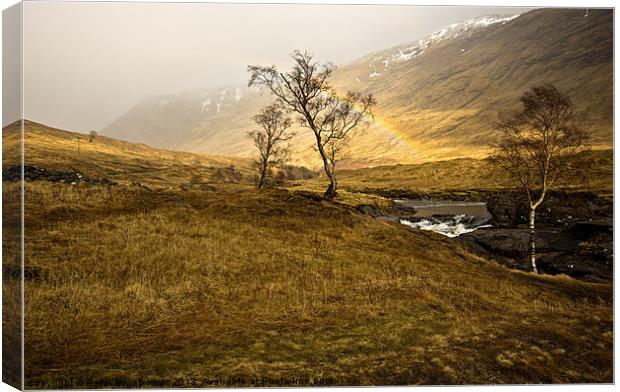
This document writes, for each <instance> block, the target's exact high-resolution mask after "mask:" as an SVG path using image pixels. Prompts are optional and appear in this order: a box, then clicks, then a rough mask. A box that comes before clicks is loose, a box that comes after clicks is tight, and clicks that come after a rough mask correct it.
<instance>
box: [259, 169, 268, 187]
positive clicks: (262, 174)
mask: <svg viewBox="0 0 620 392" xmlns="http://www.w3.org/2000/svg"><path fill="white" fill-rule="evenodd" d="M266 175H267V167H266V166H265V164H263V167H262V168H261V171H260V177H259V178H258V189H261V188H262V187H263V185H264V184H265V176H266Z"/></svg>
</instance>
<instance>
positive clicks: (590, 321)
mask: <svg viewBox="0 0 620 392" xmlns="http://www.w3.org/2000/svg"><path fill="white" fill-rule="evenodd" d="M4 187H5V192H4V194H3V196H4V203H5V208H7V209H10V208H11V206H13V207H16V206H17V205H18V203H19V199H18V197H16V196H15V195H16V193H15V192H11V190H13V191H15V189H16V188H15V187H17V183H12V182H5V183H4ZM25 196H26V205H27V206H28V208H27V209H26V216H25V227H26V229H25V230H26V249H25V252H26V255H25V257H26V292H25V296H26V305H25V306H26V309H25V312H26V320H25V337H26V353H25V354H26V363H25V371H26V387H27V388H53V387H56V388H58V387H64V388H68V387H76V388H77V387H80V388H85V387H112V386H114V387H121V386H136V385H140V386H195V387H198V386H216V385H220V386H222V385H271V386H291V385H317V384H318V385H325V384H328V385H391V384H394V385H402V384H486V383H582V382H606V383H609V382H612V381H613V379H612V374H613V317H612V299H613V293H612V285H611V284H608V283H588V282H582V281H577V280H574V279H572V278H569V277H566V276H545V275H541V276H538V275H534V274H531V273H524V272H519V271H514V270H509V269H507V268H505V267H502V266H500V265H498V264H496V263H494V262H491V261H488V260H486V259H484V258H482V257H480V256H477V255H475V254H472V253H470V252H469V251H468V250H467V249H466V248H465V247H463V246H462V245H460V244H458V243H457V242H454V241H451V240H450V239H447V238H445V237H442V236H440V235H438V234H435V233H430V232H421V231H412V230H410V229H409V228H407V227H405V226H403V225H399V224H396V223H391V222H386V221H381V220H376V219H373V218H371V217H369V216H367V215H364V214H361V213H359V212H357V211H356V210H355V209H354V208H353V207H350V206H347V205H345V204H341V203H335V202H328V201H325V200H321V199H320V198H318V197H316V196H313V195H312V194H311V193H308V192H298V191H295V190H294V189H293V190H286V189H273V190H264V191H257V190H254V189H252V188H250V187H247V186H242V185H224V184H222V185H220V186H217V189H216V190H213V189H211V190H210V191H203V190H187V191H182V190H180V189H178V188H172V187H169V188H167V189H166V188H152V189H147V188H145V187H143V186H130V185H114V186H105V185H92V184H85V183H79V184H77V185H69V184H61V183H50V182H47V181H32V182H27V183H26V194H25ZM5 238H10V237H6V236H5ZM13 245H14V244H13ZM10 246H11V243H10V241H9V242H8V243H7V244H5V250H6V249H9V248H10ZM8 260H10V258H9V259H8ZM6 268H7V266H6V265H5V269H6ZM11 279H12V278H11V277H10V276H6V274H5V276H4V281H5V287H7V286H11V284H14V283H12V281H11Z"/></svg>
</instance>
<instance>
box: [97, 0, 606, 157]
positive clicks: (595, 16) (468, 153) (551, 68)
mask: <svg viewBox="0 0 620 392" xmlns="http://www.w3.org/2000/svg"><path fill="white" fill-rule="evenodd" d="M319 60H329V59H319ZM612 67H613V11H612V10H589V11H587V12H586V11H585V10H577V9H571V10H562V9H539V10H534V11H530V12H527V13H525V14H522V15H491V16H485V17H482V18H476V19H472V20H467V21H463V22H461V23H455V24H453V25H450V26H447V27H446V28H444V29H442V30H440V31H438V32H436V33H434V34H432V35H430V36H429V37H426V38H424V39H422V40H420V41H416V42H411V43H408V44H404V45H401V46H398V47H394V48H390V49H386V50H384V51H380V52H376V53H372V54H370V55H367V56H365V57H363V58H360V59H359V60H357V61H354V62H352V63H350V64H347V65H344V66H342V67H340V68H339V69H338V70H337V71H336V73H335V74H334V77H333V80H332V81H333V84H334V85H335V86H336V88H337V89H339V90H341V91H346V90H349V89H354V90H363V91H367V92H372V93H373V94H375V95H376V97H377V99H378V102H379V104H378V107H377V109H376V120H375V123H374V124H373V125H372V126H371V127H370V128H369V129H367V130H365V131H360V132H357V133H356V135H354V137H353V138H352V141H351V151H350V154H349V155H350V156H351V157H352V159H351V160H350V161H349V162H347V164H346V165H348V166H349V167H364V166H376V165H385V164H394V163H416V162H424V161H432V160H442V159H449V158H458V157H483V156H485V155H486V154H487V153H488V148H487V145H488V143H489V141H490V140H492V139H493V138H494V135H495V131H494V129H493V124H494V122H495V121H496V120H497V119H498V114H499V113H501V112H508V111H510V110H512V109H515V108H516V107H517V106H516V103H517V99H518V97H519V96H520V94H521V93H522V92H523V91H524V90H525V89H526V88H528V87H531V86H533V85H535V84H537V83H540V82H551V83H555V84H556V85H557V86H558V87H559V88H560V89H561V90H563V91H565V92H566V93H568V94H569V95H570V96H571V97H572V98H573V100H574V102H575V104H576V108H577V111H578V113H579V120H580V123H581V124H582V125H583V126H584V127H586V128H587V129H589V130H591V131H592V132H593V133H594V135H595V137H594V144H595V145H597V146H602V147H609V146H611V144H612V107H613V105H612V103H613V90H612V88H613V87H612V86H613V73H612V69H613V68H612ZM229 89H230V88H229ZM235 91H236V90H235ZM243 91H244V92H245V93H244V94H242V96H241V97H240V98H238V99H237V98H236V97H237V96H236V95H235V99H229V98H226V99H224V100H223V101H222V105H221V106H220V112H219V113H217V114H216V115H212V114H205V113H203V114H198V113H199V112H200V110H201V108H202V107H203V106H202V105H203V103H204V102H205V101H204V100H203V97H202V96H200V95H196V96H190V95H187V94H181V95H180V96H179V97H178V98H176V99H173V100H170V101H166V98H164V97H151V98H150V99H147V100H144V101H143V102H141V103H139V104H138V105H136V106H135V107H134V108H132V109H131V110H130V111H129V112H128V113H127V114H125V115H124V116H123V117H121V118H120V119H119V120H117V121H115V122H114V123H113V124H111V125H110V126H108V127H107V128H106V129H104V130H103V133H104V134H108V135H113V136H115V137H118V138H122V139H127V140H134V141H142V142H146V143H150V144H153V145H156V146H166V147H167V148H173V149H180V150H187V151H195V152H205V153H208V154H221V155H229V156H239V157H247V156H251V155H253V154H254V147H253V146H252V143H251V141H250V140H249V139H248V138H247V137H246V132H247V131H248V130H250V129H252V127H253V124H252V121H251V117H252V116H253V115H254V114H255V113H256V112H257V111H258V110H259V109H260V107H261V106H262V105H264V104H265V103H267V102H269V101H270V97H269V95H268V94H266V93H263V94H259V93H257V92H252V91H249V90H243ZM210 94H215V95H217V94H218V93H217V91H214V92H213V93H210ZM220 94H221V90H220ZM227 94H228V93H227ZM231 96H232V95H231ZM181 97H184V98H181ZM227 97H228V95H227ZM210 113H213V112H210ZM126 124H131V126H128V125H126ZM312 142H313V140H312V137H311V135H309V134H308V132H300V136H298V141H297V143H296V150H295V154H294V155H293V157H294V159H295V160H296V161H297V162H298V163H303V164H305V165H307V166H314V165H316V164H317V162H316V160H315V159H316V154H315V153H314V151H312V149H311V146H312Z"/></svg>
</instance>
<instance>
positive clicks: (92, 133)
mask: <svg viewBox="0 0 620 392" xmlns="http://www.w3.org/2000/svg"><path fill="white" fill-rule="evenodd" d="M96 137H97V131H90V133H89V134H88V141H89V142H91V143H92V142H93V141H94V140H95V138H96Z"/></svg>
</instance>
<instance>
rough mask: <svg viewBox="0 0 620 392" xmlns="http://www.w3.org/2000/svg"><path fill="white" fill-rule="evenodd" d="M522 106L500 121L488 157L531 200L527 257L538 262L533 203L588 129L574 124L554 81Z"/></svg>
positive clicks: (563, 171) (566, 170)
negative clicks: (492, 150)
mask: <svg viewBox="0 0 620 392" xmlns="http://www.w3.org/2000/svg"><path fill="white" fill-rule="evenodd" d="M519 100H520V102H521V110H520V111H519V112H517V113H515V114H514V115H513V116H511V117H510V118H508V119H506V120H503V121H501V122H500V124H499V127H498V128H499V130H500V131H501V136H500V138H499V141H498V142H497V143H496V144H494V145H493V148H494V153H493V154H492V155H491V161H492V162H494V163H495V164H496V165H497V167H499V168H501V169H503V170H504V171H505V172H506V173H507V174H508V175H509V176H510V177H511V178H513V179H514V180H515V181H516V182H517V184H518V186H519V187H520V188H522V189H523V190H524V191H525V193H526V195H527V200H528V202H529V207H530V216H529V229H530V262H531V265H532V270H533V271H534V272H538V268H537V266H536V224H535V222H536V209H537V208H538V207H539V206H540V205H541V204H542V202H543V201H544V199H545V196H546V195H547V194H548V192H549V190H550V189H552V188H553V187H554V185H556V184H557V182H558V181H559V180H560V179H561V178H562V177H565V176H567V175H569V174H570V165H569V164H568V163H569V161H570V157H571V156H572V155H574V154H575V153H576V152H578V151H579V150H581V149H583V148H585V147H586V143H587V141H588V139H589V134H588V133H587V132H585V131H584V130H582V129H581V128H579V127H578V126H577V125H576V124H575V114H574V107H573V104H572V102H571V100H570V99H569V98H568V97H567V96H566V95H564V94H563V93H561V92H560V91H558V89H557V88H556V87H555V86H553V85H552V84H541V85H538V86H535V87H533V88H532V89H530V90H527V91H526V92H525V93H524V94H523V95H522V96H521V97H520V99H519Z"/></svg>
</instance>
